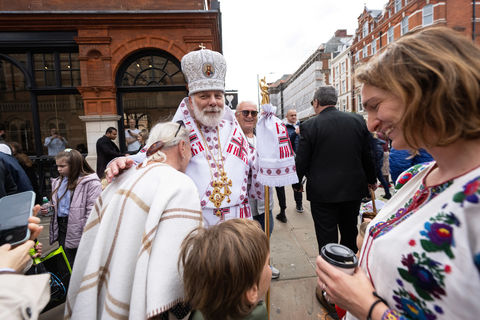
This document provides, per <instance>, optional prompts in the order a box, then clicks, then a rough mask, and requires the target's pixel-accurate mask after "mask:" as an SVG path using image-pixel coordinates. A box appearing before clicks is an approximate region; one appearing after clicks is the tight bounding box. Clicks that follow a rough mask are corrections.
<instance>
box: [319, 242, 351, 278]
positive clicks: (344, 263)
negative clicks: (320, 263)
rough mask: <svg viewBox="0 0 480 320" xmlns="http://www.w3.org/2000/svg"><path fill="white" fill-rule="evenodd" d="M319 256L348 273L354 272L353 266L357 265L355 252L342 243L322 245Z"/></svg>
mask: <svg viewBox="0 0 480 320" xmlns="http://www.w3.org/2000/svg"><path fill="white" fill-rule="evenodd" d="M320 256H321V257H322V258H323V259H324V260H325V261H327V262H328V263H330V264H331V265H333V266H335V267H336V268H337V269H339V270H342V271H343V272H345V273H346V274H350V275H352V274H353V273H354V271H355V268H356V267H357V265H358V259H357V256H356V255H355V252H353V251H352V250H351V249H349V248H347V247H345V246H344V245H341V244H337V243H329V244H326V245H324V246H323V247H322V249H321V250H320Z"/></svg>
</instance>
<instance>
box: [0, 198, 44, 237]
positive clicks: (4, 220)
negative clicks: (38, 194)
mask: <svg viewBox="0 0 480 320" xmlns="http://www.w3.org/2000/svg"><path fill="white" fill-rule="evenodd" d="M34 204H35V192H33V191H25V192H20V193H16V194H12V195H9V196H5V197H3V198H1V199H0V245H4V244H5V243H10V244H11V245H16V244H21V243H23V242H25V241H27V240H28V239H29V238H30V230H29V229H28V218H29V217H30V216H31V215H32V214H33V206H34Z"/></svg>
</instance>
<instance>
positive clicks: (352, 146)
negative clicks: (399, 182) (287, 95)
mask: <svg viewBox="0 0 480 320" xmlns="http://www.w3.org/2000/svg"><path fill="white" fill-rule="evenodd" d="M369 139H370V133H369V132H368V129H367V126H366V124H365V120H364V119H363V118H362V117H361V116H360V115H356V114H352V113H346V112H341V111H338V110H337V109H336V108H335V107H329V108H326V109H325V110H323V111H322V112H320V113H319V114H318V115H317V116H315V117H314V118H312V119H310V120H307V121H305V122H304V123H302V124H301V125H300V143H299V146H298V149H297V157H296V166H297V174H298V178H299V180H300V181H302V179H303V177H304V176H306V177H307V199H308V200H309V201H313V202H328V203H334V202H344V201H353V200H360V199H362V197H364V196H365V195H366V194H367V190H368V183H370V184H373V183H375V182H376V177H375V164H374V160H373V158H372V153H371V147H370V143H369Z"/></svg>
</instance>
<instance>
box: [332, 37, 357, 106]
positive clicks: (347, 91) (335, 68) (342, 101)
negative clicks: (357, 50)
mask: <svg viewBox="0 0 480 320" xmlns="http://www.w3.org/2000/svg"><path fill="white" fill-rule="evenodd" d="M351 44H352V39H350V40H349V41H348V42H347V43H345V44H344V45H343V46H342V48H341V50H340V53H339V54H338V55H337V56H336V57H335V58H333V59H332V60H331V63H330V64H331V72H330V83H331V85H332V86H334V87H335V89H336V90H337V93H338V101H337V105H336V107H337V108H338V109H339V110H341V111H345V112H351V111H352V58H351V54H350V45H351Z"/></svg>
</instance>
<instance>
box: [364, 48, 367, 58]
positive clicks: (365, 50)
mask: <svg viewBox="0 0 480 320" xmlns="http://www.w3.org/2000/svg"><path fill="white" fill-rule="evenodd" d="M367 55H368V48H367V46H365V47H363V57H364V58H365V57H366V56H367Z"/></svg>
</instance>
